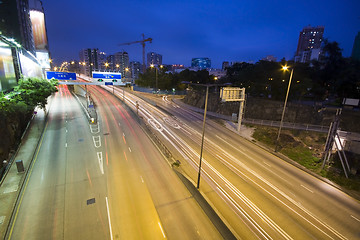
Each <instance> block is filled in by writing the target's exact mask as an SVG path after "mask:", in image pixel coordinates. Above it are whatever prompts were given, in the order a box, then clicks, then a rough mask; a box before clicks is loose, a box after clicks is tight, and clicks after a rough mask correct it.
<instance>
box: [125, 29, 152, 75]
mask: <svg viewBox="0 0 360 240" xmlns="http://www.w3.org/2000/svg"><path fill="white" fill-rule="evenodd" d="M141 36H142V40H140V41H134V42H128V43H120V44H119V46H123V45H130V44H134V43H140V44H141V45H142V49H143V52H142V55H143V56H142V58H143V65H142V70H143V73H145V71H146V65H145V42H150V43H151V42H152V38H146V39H145V35H144V34H141Z"/></svg>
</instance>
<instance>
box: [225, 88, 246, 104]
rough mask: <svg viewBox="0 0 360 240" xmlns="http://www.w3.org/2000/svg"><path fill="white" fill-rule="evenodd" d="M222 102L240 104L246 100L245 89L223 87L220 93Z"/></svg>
mask: <svg viewBox="0 0 360 240" xmlns="http://www.w3.org/2000/svg"><path fill="white" fill-rule="evenodd" d="M220 98H221V101H222V102H239V101H244V100H245V88H237V87H223V88H222V89H221V91H220Z"/></svg>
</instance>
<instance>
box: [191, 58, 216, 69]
mask: <svg viewBox="0 0 360 240" xmlns="http://www.w3.org/2000/svg"><path fill="white" fill-rule="evenodd" d="M191 67H192V68H199V69H206V68H211V60H210V58H193V59H191Z"/></svg>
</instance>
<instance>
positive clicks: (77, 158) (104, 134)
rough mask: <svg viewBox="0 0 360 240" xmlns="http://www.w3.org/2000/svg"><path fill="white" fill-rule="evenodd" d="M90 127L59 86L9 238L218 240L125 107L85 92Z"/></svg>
mask: <svg viewBox="0 0 360 240" xmlns="http://www.w3.org/2000/svg"><path fill="white" fill-rule="evenodd" d="M91 91H92V97H93V98H94V99H95V101H96V104H97V108H98V115H99V121H98V124H90V125H89V123H88V121H87V119H86V118H85V114H84V113H83V112H82V110H81V108H80V105H79V104H78V102H77V101H76V100H75V99H74V97H73V96H72V95H71V94H70V92H69V90H68V89H67V87H66V86H64V87H60V88H59V92H58V93H56V95H55V97H54V99H53V101H52V104H51V106H50V109H49V115H48V122H47V125H46V129H45V132H44V135H43V138H42V140H41V144H40V148H39V151H38V153H37V155H36V157H35V159H34V162H33V165H32V167H31V169H30V170H29V175H28V178H27V179H26V181H25V185H24V190H23V191H22V193H21V195H20V201H19V203H18V206H17V208H16V211H15V215H14V217H13V221H12V223H11V226H10V231H9V233H8V236H7V237H8V238H9V239H165V238H170V239H194V238H199V239H221V238H222V237H221V235H220V234H219V232H218V231H217V229H216V228H215V227H214V225H213V224H212V222H211V221H210V220H209V219H208V217H207V216H206V215H205V213H204V212H203V211H202V209H201V208H200V206H199V205H198V204H197V202H196V201H195V200H194V198H193V196H192V195H191V194H190V193H189V191H188V190H187V189H186V188H185V186H184V185H183V184H182V182H181V181H180V180H179V178H178V177H177V176H176V174H175V173H174V172H173V171H172V169H171V167H170V166H169V164H168V163H167V162H166V161H165V160H164V157H163V156H162V155H161V153H160V152H159V151H158V150H157V148H156V147H155V145H154V144H152V142H151V141H150V140H149V138H148V137H147V136H146V135H145V133H144V132H143V131H142V129H141V128H140V127H139V125H138V124H137V121H136V120H135V119H134V118H133V115H132V113H129V112H128V111H127V109H126V107H125V106H124V105H123V104H121V103H120V102H119V101H118V100H117V99H116V98H114V97H113V96H111V95H110V94H109V93H107V92H106V91H105V90H103V89H101V88H97V87H92V88H91Z"/></svg>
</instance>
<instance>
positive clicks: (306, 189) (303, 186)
mask: <svg viewBox="0 0 360 240" xmlns="http://www.w3.org/2000/svg"><path fill="white" fill-rule="evenodd" d="M300 186H302V187H303V188H305V189H306V190H308V191H309V192H311V193H314V191H312V190H311V189H309V188H307V187H305V186H304V185H302V184H301V185H300Z"/></svg>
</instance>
